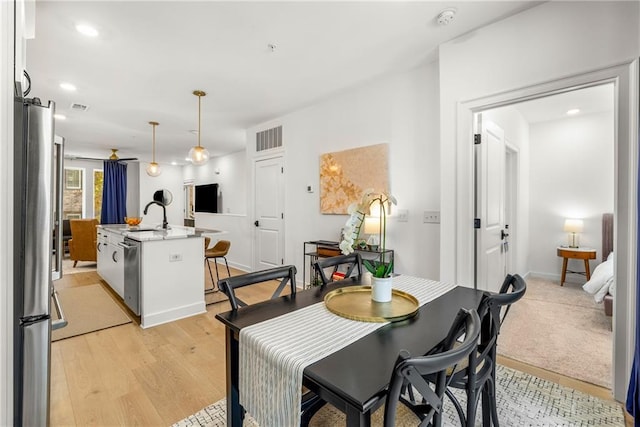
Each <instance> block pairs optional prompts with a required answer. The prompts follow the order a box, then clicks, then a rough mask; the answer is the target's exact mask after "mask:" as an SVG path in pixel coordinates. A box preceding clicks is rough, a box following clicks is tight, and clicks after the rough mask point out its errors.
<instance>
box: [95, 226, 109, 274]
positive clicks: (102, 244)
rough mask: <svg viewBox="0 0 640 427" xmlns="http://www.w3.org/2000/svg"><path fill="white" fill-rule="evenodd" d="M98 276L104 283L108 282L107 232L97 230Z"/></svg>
mask: <svg viewBox="0 0 640 427" xmlns="http://www.w3.org/2000/svg"><path fill="white" fill-rule="evenodd" d="M97 240H98V246H97V250H98V274H99V275H100V277H102V279H103V280H104V281H105V282H108V280H107V276H108V274H109V272H108V269H109V263H108V262H107V259H108V258H107V243H108V242H109V238H108V236H107V232H106V231H103V230H102V229H100V228H98V238H97Z"/></svg>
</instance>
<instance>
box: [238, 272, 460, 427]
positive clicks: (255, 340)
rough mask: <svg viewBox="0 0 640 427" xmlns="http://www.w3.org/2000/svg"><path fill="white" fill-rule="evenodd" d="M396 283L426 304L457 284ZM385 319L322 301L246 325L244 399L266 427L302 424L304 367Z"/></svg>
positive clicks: (242, 366)
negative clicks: (366, 318) (357, 316)
mask: <svg viewBox="0 0 640 427" xmlns="http://www.w3.org/2000/svg"><path fill="white" fill-rule="evenodd" d="M393 287H394V288H395V289H399V290H402V291H405V292H408V293H410V294H411V295H413V296H415V297H416V298H417V299H418V301H419V303H420V305H421V306H422V305H424V304H426V303H427V302H429V301H431V300H434V299H436V298H437V297H439V296H441V295H443V294H445V293H447V292H448V291H450V290H451V289H453V288H454V287H455V286H454V285H450V284H447V283H442V282H436V281H433V280H427V279H421V278H418V277H412V276H405V275H401V276H397V277H394V279H393ZM386 324H387V323H369V322H358V321H354V320H349V319H346V318H343V317H340V316H337V315H335V314H333V313H331V312H330V311H329V310H327V308H326V307H325V305H324V303H323V302H321V303H318V304H314V305H311V306H309V307H305V308H303V309H300V310H296V311H294V312H292V313H287V314H284V315H282V316H279V317H276V318H273V319H270V320H266V321H264V322H261V323H258V324H255V325H252V326H248V327H246V328H243V329H241V330H240V343H239V357H240V360H239V364H240V371H239V386H240V403H241V404H242V406H243V407H244V409H245V410H246V411H247V412H248V413H250V414H251V416H253V417H254V418H255V419H256V421H257V422H258V424H259V425H260V426H261V427H272V426H273V427H286V426H291V427H294V426H297V425H299V423H300V415H301V414H300V400H301V398H302V374H303V371H304V368H305V367H306V366H308V365H310V364H312V363H314V362H316V361H318V360H320V359H322V358H323V357H326V356H327V355H329V354H331V353H333V352H335V351H338V350H340V349H341V348H343V347H345V346H347V345H349V344H351V343H353V342H355V341H357V340H358V339H360V338H362V337H364V336H365V335H367V334H369V333H371V332H373V331H375V330H376V329H378V328H380V327H382V326H384V325H386ZM398 350H400V349H398Z"/></svg>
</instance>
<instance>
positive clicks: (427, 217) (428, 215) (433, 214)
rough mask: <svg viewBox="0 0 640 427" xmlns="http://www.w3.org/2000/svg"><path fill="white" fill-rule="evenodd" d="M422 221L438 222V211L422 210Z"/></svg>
mask: <svg viewBox="0 0 640 427" xmlns="http://www.w3.org/2000/svg"><path fill="white" fill-rule="evenodd" d="M422 222H426V223H430V224H440V211H424V216H423V217H422Z"/></svg>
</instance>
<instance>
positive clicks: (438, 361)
mask: <svg viewBox="0 0 640 427" xmlns="http://www.w3.org/2000/svg"><path fill="white" fill-rule="evenodd" d="M480 331H481V324H480V317H479V315H478V313H477V312H476V310H473V309H472V310H466V309H464V308H462V309H460V311H458V314H457V316H456V318H455V319H454V321H453V324H452V325H451V329H450V330H449V333H448V334H447V337H446V338H445V340H444V342H443V344H442V346H440V348H439V351H438V352H437V353H431V354H429V355H427V356H418V357H411V356H410V355H409V353H408V352H407V351H405V350H403V351H402V352H400V355H399V356H398V359H397V361H396V364H395V366H394V368H393V373H392V375H391V381H390V382H389V391H388V392H387V397H386V401H385V410H384V427H393V426H395V425H396V422H397V421H399V420H397V419H396V414H397V413H398V411H397V409H398V403H402V404H404V405H406V406H407V407H408V408H409V409H410V410H411V411H412V412H413V413H414V414H415V415H417V416H418V418H419V419H420V422H419V425H420V426H437V427H439V426H441V425H442V415H443V400H444V396H445V393H446V391H447V386H448V384H449V382H450V381H451V372H453V371H455V368H456V366H457V365H458V364H459V363H460V362H462V361H464V360H465V359H466V358H467V357H468V356H469V355H470V354H471V353H473V352H474V351H475V349H476V346H477V342H478V337H479V336H480ZM459 340H462V341H459ZM434 378H435V381H433V379H434ZM406 390H412V395H413V396H414V399H415V396H416V394H415V393H416V392H417V393H419V397H420V400H419V402H418V403H416V402H415V401H413V402H412V401H411V400H408V399H407V397H405V396H403V394H404V393H406ZM403 424H406V423H403Z"/></svg>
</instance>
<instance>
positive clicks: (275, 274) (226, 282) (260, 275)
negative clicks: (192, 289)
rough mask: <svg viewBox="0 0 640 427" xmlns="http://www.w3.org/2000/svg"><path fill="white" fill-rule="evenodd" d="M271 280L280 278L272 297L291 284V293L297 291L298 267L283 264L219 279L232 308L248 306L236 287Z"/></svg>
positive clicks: (278, 294) (220, 286) (219, 285)
mask: <svg viewBox="0 0 640 427" xmlns="http://www.w3.org/2000/svg"><path fill="white" fill-rule="evenodd" d="M270 280H280V284H279V285H278V287H277V288H276V290H275V291H274V292H273V294H272V295H271V299H273V298H277V297H279V296H280V294H281V293H282V291H283V290H284V288H285V287H286V286H287V284H289V286H290V289H291V294H295V293H296V267H295V265H283V266H282V267H275V268H270V269H267V270H260V271H254V272H253V273H247V274H241V275H239V276H233V277H227V278H224V279H221V280H220V281H218V287H219V288H220V290H221V291H222V292H224V293H225V294H226V295H227V297H228V298H229V302H230V303H231V309H232V310H237V309H238V307H241V306H246V305H247V303H245V302H244V301H242V300H241V299H240V298H238V297H237V296H236V293H235V291H236V289H239V288H243V287H245V286H249V285H255V284H258V283H263V282H268V281H270Z"/></svg>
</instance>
